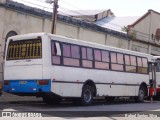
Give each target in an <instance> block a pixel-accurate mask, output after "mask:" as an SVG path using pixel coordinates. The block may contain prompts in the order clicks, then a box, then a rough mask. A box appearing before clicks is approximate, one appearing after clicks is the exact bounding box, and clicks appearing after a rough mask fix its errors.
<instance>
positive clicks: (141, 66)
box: [137, 57, 148, 73]
mask: <svg viewBox="0 0 160 120" xmlns="http://www.w3.org/2000/svg"><path fill="white" fill-rule="evenodd" d="M137 61H138V73H148V65H147V59H146V58H141V57H137Z"/></svg>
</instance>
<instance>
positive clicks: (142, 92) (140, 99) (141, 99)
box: [135, 87, 145, 103]
mask: <svg viewBox="0 0 160 120" xmlns="http://www.w3.org/2000/svg"><path fill="white" fill-rule="evenodd" d="M144 98H145V90H144V88H143V87H140V89H139V92H138V96H137V97H136V98H135V100H136V102H138V103H142V102H144Z"/></svg>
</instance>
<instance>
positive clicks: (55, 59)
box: [51, 41, 61, 65]
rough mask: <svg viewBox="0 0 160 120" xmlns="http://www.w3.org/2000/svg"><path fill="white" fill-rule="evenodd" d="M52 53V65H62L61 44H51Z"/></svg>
mask: <svg viewBox="0 0 160 120" xmlns="http://www.w3.org/2000/svg"><path fill="white" fill-rule="evenodd" d="M51 49H52V50H51V52H52V64H56V65H60V64H61V59H60V57H61V48H60V43H58V42H54V41H52V42H51Z"/></svg>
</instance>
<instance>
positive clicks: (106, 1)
mask: <svg viewBox="0 0 160 120" xmlns="http://www.w3.org/2000/svg"><path fill="white" fill-rule="evenodd" d="M14 1H20V2H23V1H28V2H31V3H33V4H39V5H40V6H46V7H48V6H49V7H50V8H51V7H52V6H51V5H49V4H48V5H46V4H45V3H42V1H45V0H14ZM40 1H41V2H40ZM59 9H63V10H69V9H74V10H83V9H85V10H86V9H87V10H97V9H106V10H107V9H111V11H112V12H113V13H114V14H115V16H118V17H120V16H142V15H144V14H145V13H146V12H147V11H148V10H149V9H152V10H155V11H157V12H160V0H59Z"/></svg>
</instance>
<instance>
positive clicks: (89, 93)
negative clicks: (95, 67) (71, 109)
mask: <svg viewBox="0 0 160 120" xmlns="http://www.w3.org/2000/svg"><path fill="white" fill-rule="evenodd" d="M92 102H93V90H92V87H91V86H89V85H85V86H84V87H83V89H82V95H81V98H76V99H74V104H76V105H83V106H87V105H91V104H92Z"/></svg>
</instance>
